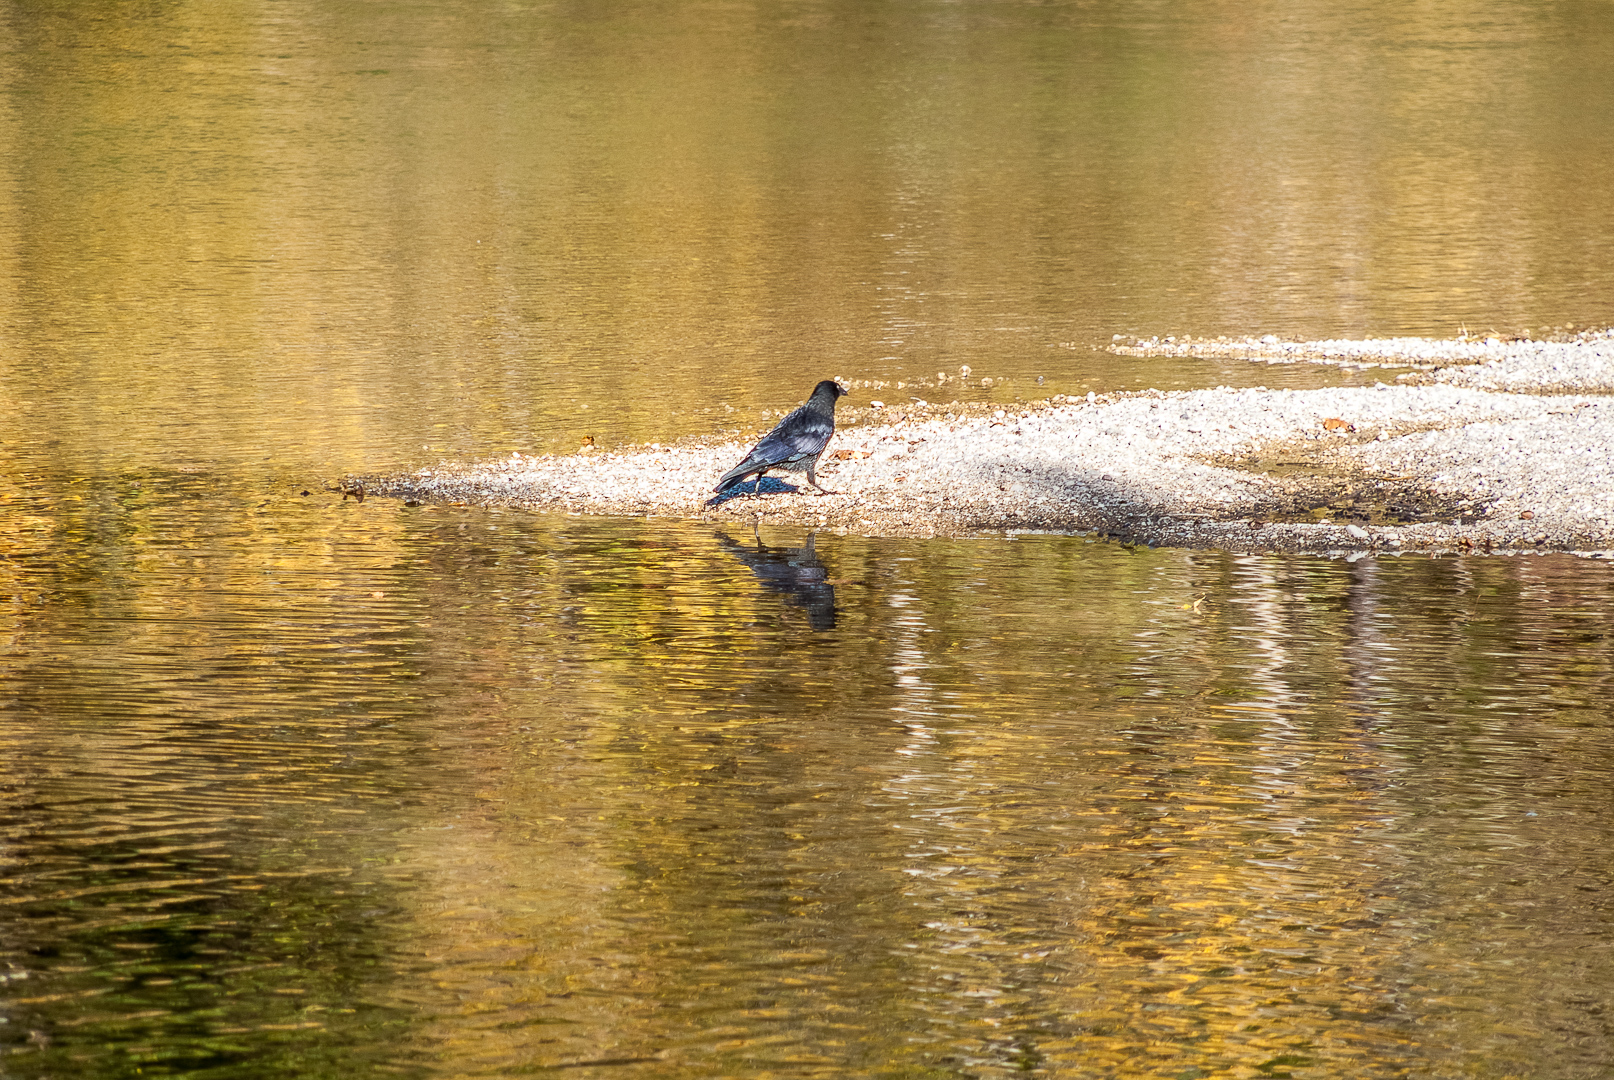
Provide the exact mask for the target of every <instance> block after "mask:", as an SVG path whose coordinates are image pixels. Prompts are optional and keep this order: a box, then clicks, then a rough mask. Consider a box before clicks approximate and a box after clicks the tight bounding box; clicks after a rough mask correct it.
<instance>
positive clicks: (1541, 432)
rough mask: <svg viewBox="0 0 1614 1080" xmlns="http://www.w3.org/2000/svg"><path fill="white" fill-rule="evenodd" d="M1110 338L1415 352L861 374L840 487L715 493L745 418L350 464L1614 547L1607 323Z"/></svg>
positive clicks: (1276, 528) (1200, 350)
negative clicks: (1514, 329) (1289, 372)
mask: <svg viewBox="0 0 1614 1080" xmlns="http://www.w3.org/2000/svg"><path fill="white" fill-rule="evenodd" d="M1217 350H1219V351H1217ZM1114 351H1116V352H1118V353H1123V354H1133V355H1197V356H1209V355H1215V356H1224V357H1227V356H1246V357H1249V358H1250V359H1252V360H1264V361H1266V362H1317V361H1322V362H1329V363H1350V364H1354V365H1360V366H1364V367H1366V366H1380V367H1391V366H1401V367H1408V366H1411V367H1412V370H1410V371H1406V372H1404V373H1402V374H1401V376H1400V377H1399V378H1397V379H1396V381H1395V382H1394V383H1385V382H1380V383H1378V384H1377V385H1374V386H1356V387H1331V388H1325V389H1316V390H1268V389H1263V388H1255V389H1233V388H1227V387H1222V388H1217V389H1209V390H1193V391H1172V392H1165V391H1158V390H1145V391H1141V392H1136V393H1125V394H1114V395H1093V394H1089V395H1087V397H1085V398H1063V397H1059V396H1056V397H1054V398H1051V399H1049V400H1046V401H1039V402H1029V403H1022V404H1020V405H1018V406H1016V407H1014V408H1012V409H1010V408H1006V407H994V406H991V405H982V404H976V403H959V402H951V403H948V404H930V403H926V402H919V401H915V402H910V403H906V404H901V405H898V404H893V405H891V406H889V407H886V406H882V405H880V404H879V403H878V402H877V401H870V400H868V399H867V398H866V397H865V399H864V401H863V402H858V401H857V398H847V399H843V404H842V405H841V407H840V408H839V410H838V422H839V424H838V429H837V432H836V435H835V437H834V439H833V440H832V441H831V442H830V446H829V449H828V451H827V452H826V453H825V455H824V458H823V460H822V461H821V462H820V465H819V470H818V471H819V479H820V483H822V484H823V485H824V486H825V487H827V488H829V489H831V490H832V491H834V492H835V494H831V495H818V494H816V493H813V492H812V491H811V489H809V488H807V487H806V486H805V484H803V483H802V482H801V481H800V480H799V479H797V478H794V477H792V478H790V479H789V480H788V481H784V480H777V479H772V478H770V479H769V480H767V481H765V482H764V483H763V485H762V491H761V493H760V494H757V495H752V494H749V487H750V485H746V492H747V493H746V494H738V495H729V496H726V497H724V498H721V499H714V497H713V495H712V491H711V488H712V485H713V483H714V482H715V481H716V478H717V477H718V476H720V475H721V474H722V473H723V471H724V470H725V469H727V468H728V467H729V466H731V465H733V464H734V462H736V461H738V460H739V459H740V457H741V455H743V454H744V452H745V451H746V449H748V448H749V446H750V445H751V442H752V441H754V437H755V435H756V434H760V432H756V433H750V435H749V437H748V438H747V439H746V440H744V441H729V440H721V441H719V440H713V439H702V438H691V439H687V440H685V441H682V442H680V443H679V444H677V445H675V446H669V447H638V448H628V449H623V450H619V451H597V450H589V449H587V448H585V449H584V450H583V451H580V452H579V453H577V454H574V455H546V456H527V455H522V454H512V455H511V456H510V457H509V458H508V459H504V460H500V461H492V462H483V463H478V464H467V465H442V466H440V467H437V468H433V469H424V470H420V471H418V472H415V473H411V474H408V475H401V476H369V477H348V478H346V479H344V480H343V481H342V484H341V487H342V489H343V490H347V491H357V490H359V489H360V487H361V485H362V490H363V491H364V492H365V493H366V494H369V495H383V496H392V497H397V498H401V499H403V500H405V501H406V502H407V503H409V504H411V505H417V504H450V505H470V506H505V507H520V508H526V509H531V510H536V511H549V512H564V513H575V514H600V515H617V516H639V517H643V516H647V515H648V516H655V517H679V518H687V519H692V520H702V521H710V522H716V523H728V524H734V523H737V522H743V523H746V524H750V523H753V522H764V523H767V524H772V525H799V526H803V527H806V528H812V529H826V530H832V531H839V532H844V533H856V534H865V535H880V536H969V535H977V534H990V533H1004V532H1010V533H1012V532H1041V531H1047V532H1067V533H1099V534H1103V535H1106V536H1110V537H1113V538H1116V539H1118V540H1122V541H1124V542H1128V543H1138V544H1147V545H1151V546H1175V547H1191V548H1216V549H1224V550H1231V551H1239V552H1265V551H1270V552H1309V553H1316V554H1325V555H1333V556H1346V557H1350V556H1355V555H1357V554H1360V553H1366V552H1374V551H1378V552H1414V551H1419V552H1494V553H1499V554H1501V553H1521V552H1532V553H1534V552H1547V551H1573V552H1579V553H1583V554H1591V555H1599V556H1604V557H1608V556H1611V555H1614V398H1611V397H1610V395H1611V394H1614V333H1611V332H1601V333H1595V334H1581V335H1577V336H1575V337H1573V338H1568V339H1559V340H1552V341H1507V342H1504V341H1500V340H1498V339H1495V338H1491V339H1483V340H1480V341H1474V342H1469V341H1461V340H1460V341H1457V342H1437V341H1430V340H1428V339H1392V340H1386V341H1377V342H1373V341H1368V342H1343V343H1342V342H1280V341H1277V340H1276V339H1272V338H1252V339H1242V340H1239V341H1218V342H1206V341H1203V340H1190V339H1182V340H1167V341H1158V340H1153V341H1144V342H1137V343H1134V344H1128V345H1117V346H1115V347H1114ZM965 374H966V377H967V372H966V373H965ZM1387 374H1388V373H1387ZM874 392H875V393H878V391H874ZM858 397H864V393H863V392H858Z"/></svg>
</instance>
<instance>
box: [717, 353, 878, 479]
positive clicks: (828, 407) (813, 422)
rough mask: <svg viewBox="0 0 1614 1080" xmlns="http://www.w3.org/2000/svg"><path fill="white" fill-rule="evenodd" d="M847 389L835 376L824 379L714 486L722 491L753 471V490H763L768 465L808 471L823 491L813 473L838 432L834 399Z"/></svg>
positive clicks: (810, 477)
mask: <svg viewBox="0 0 1614 1080" xmlns="http://www.w3.org/2000/svg"><path fill="white" fill-rule="evenodd" d="M844 393H846V391H845V390H842V389H841V386H840V384H839V383H837V382H836V381H835V380H834V379H825V380H824V381H823V382H821V383H819V384H818V385H817V386H815V387H813V396H812V397H810V398H808V399H807V404H805V405H803V406H802V407H801V408H799V409H797V410H796V411H795V412H793V413H791V414H790V415H789V416H787V417H785V418H784V419H783V420H781V421H779V425H778V426H777V427H775V428H774V429H773V430H772V431H770V432H768V433H767V434H766V435H764V436H762V441H761V442H759V443H757V444H756V445H755V446H753V447H752V448H751V452H750V453H749V454H747V455H745V460H744V461H742V462H740V463H739V464H738V465H736V466H734V468H732V469H730V470H729V471H728V472H726V473H724V474H723V479H721V480H719V481H718V482H717V487H715V488H713V489H712V490H713V491H715V492H717V493H718V494H722V493H723V492H725V491H727V490H728V489H729V488H731V487H734V486H736V485H738V484H740V483H742V482H743V481H744V480H745V478H746V477H748V476H751V475H753V474H755V476H756V478H757V483H756V488H755V489H753V490H760V489H761V487H762V474H763V473H765V472H767V471H768V470H769V469H784V470H785V471H786V472H805V473H806V474H807V482H808V483H809V484H811V485H812V486H813V487H815V488H818V490H819V491H824V489H823V488H821V487H818V477H817V476H815V475H813V470H814V469H816V468H817V467H818V456H819V455H820V454H822V453H823V452H824V447H825V446H827V445H829V437H830V436H831V435H833V434H835V399H836V398H838V397H840V396H841V395H842V394H844ZM824 493H825V494H826V495H827V494H829V492H827V491H826V492H824Z"/></svg>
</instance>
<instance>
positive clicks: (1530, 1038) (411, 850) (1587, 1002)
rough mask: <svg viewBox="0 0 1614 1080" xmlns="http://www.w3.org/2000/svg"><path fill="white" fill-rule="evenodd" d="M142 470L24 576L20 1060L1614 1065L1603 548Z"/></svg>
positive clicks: (117, 1067) (16, 1032)
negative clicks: (727, 509) (881, 525)
mask: <svg viewBox="0 0 1614 1080" xmlns="http://www.w3.org/2000/svg"><path fill="white" fill-rule="evenodd" d="M150 500H151V501H150V503H149V504H148V509H149V512H150V513H151V515H152V517H153V518H156V519H160V518H163V517H164V516H165V515H173V516H182V515H193V514H196V515H198V516H199V517H200V521H199V522H198V524H200V525H201V528H198V529H196V530H195V533H194V534H193V536H194V539H192V540H191V541H190V542H188V543H181V542H174V541H169V540H166V539H165V538H167V537H172V536H174V535H175V534H177V533H180V532H182V531H183V529H182V527H181V526H180V525H179V524H178V523H177V522H172V521H161V522H159V527H158V528H155V529H154V530H153V531H152V532H151V533H150V534H149V535H148V537H147V538H146V539H145V540H143V541H136V542H134V543H133V544H131V545H130V555H129V558H128V560H127V561H126V562H125V563H124V565H121V566H119V565H109V564H107V563H105V562H101V561H100V560H95V559H90V560H87V561H88V562H89V563H91V564H92V565H86V566H83V567H80V568H78V572H76V573H75V572H74V569H73V568H67V567H44V566H37V565H36V566H27V565H26V564H23V565H21V566H19V560H9V561H8V562H7V563H6V564H5V565H7V566H8V567H10V568H12V570H13V577H12V583H13V586H14V588H15V589H17V590H18V591H19V594H20V595H22V598H23V603H22V604H21V605H19V607H18V609H17V610H15V611H14V613H13V615H14V619H15V622H14V624H13V625H14V628H15V636H14V637H13V638H12V639H11V642H10V645H9V648H8V652H9V654H10V657H11V663H10V664H9V665H8V670H7V672H6V675H5V677H4V680H3V681H0V702H3V709H0V744H3V745H4V748H5V749H4V755H5V760H6V762H7V766H6V775H5V779H6V789H5V802H4V807H5V811H4V813H5V848H4V851H5V862H4V866H3V877H0V897H3V900H0V903H3V905H4V908H5V910H6V912H7V918H6V920H5V924H4V925H5V929H4V933H3V937H0V963H3V964H4V970H5V972H6V977H7V979H8V982H7V984H6V996H7V1004H6V1021H7V1022H6V1024H5V1026H4V1031H5V1034H6V1038H7V1039H8V1041H9V1043H10V1052H11V1055H12V1056H11V1057H10V1058H9V1059H8V1069H10V1070H12V1071H14V1072H15V1073H16V1074H18V1075H80V1076H83V1075H124V1074H126V1073H131V1072H132V1071H133V1070H134V1069H135V1068H136V1067H138V1066H144V1067H146V1069H147V1071H148V1073H149V1072H152V1071H155V1072H157V1073H159V1074H167V1073H172V1074H180V1073H186V1074H189V1073H191V1072H195V1073H196V1074H198V1075H222V1076H229V1075H243V1076H245V1075H252V1076H263V1075H334V1074H336V1073H338V1072H343V1071H345V1072H348V1073H354V1072H357V1073H360V1074H371V1073H375V1072H378V1071H385V1072H390V1071H393V1070H402V1071H404V1072H405V1073H408V1074H417V1073H418V1074H421V1075H438V1074H441V1075H523V1074H526V1073H528V1072H542V1071H545V1070H547V1069H550V1068H555V1067H560V1066H570V1068H568V1069H567V1071H568V1072H576V1073H578V1074H581V1075H600V1076H608V1075H609V1076H614V1075H619V1074H620V1073H619V1072H618V1070H619V1069H622V1068H625V1067H626V1065H625V1064H624V1063H627V1062H641V1063H643V1064H644V1065H645V1066H646V1069H647V1070H648V1071H647V1072H646V1075H658V1076H663V1075H665V1076H691V1077H694V1076H713V1075H746V1076H769V1075H781V1076H785V1075H788V1076H808V1075H823V1076H836V1075H847V1074H848V1073H859V1074H869V1075H891V1076H908V1075H912V1076H931V1075H958V1076H992V1075H1010V1074H1013V1073H1015V1072H1016V1071H1017V1070H1026V1069H1031V1070H1033V1071H1037V1070H1042V1071H1044V1072H1047V1073H1049V1074H1060V1075H1063V1074H1066V1073H1069V1074H1071V1075H1091V1076H1138V1075H1148V1076H1156V1075H1158V1076H1180V1075H1212V1074H1215V1073H1218V1072H1221V1073H1223V1074H1229V1073H1227V1070H1233V1072H1232V1073H1231V1075H1280V1074H1281V1073H1282V1072H1285V1071H1288V1072H1290V1073H1292V1074H1293V1075H1296V1076H1303V1075H1315V1076H1333V1075H1345V1074H1351V1075H1421V1076H1506V1075H1521V1076H1522V1075H1539V1076H1547V1075H1551V1076H1558V1077H1565V1076H1594V1075H1599V1074H1600V1070H1601V1069H1602V1068H1603V1067H1604V1065H1605V1064H1606V1062H1607V1061H1608V1060H1609V1055H1610V1054H1611V1052H1614V1044H1611V1039H1610V1033H1609V1031H1608V1028H1607V1025H1606V1023H1605V1022H1604V1018H1603V1016H1602V1008H1603V998H1604V995H1603V994H1602V992H1601V988H1602V987H1606V986H1607V985H1609V980H1610V979H1611V978H1614V969H1611V966H1610V953H1609V936H1608V926H1607V921H1608V914H1609V909H1608V897H1609V895H1610V887H1611V884H1614V883H1611V881H1610V879H1609V874H1608V867H1607V859H1606V857H1605V855H1606V842H1607V836H1608V835H1609V830H1610V828H1611V827H1614V819H1611V809H1610V805H1609V801H1608V795H1607V793H1608V790H1609V786H1610V781H1611V772H1614V723H1611V720H1610V716H1609V713H1608V710H1607V706H1606V702H1607V699H1608V695H1609V693H1610V691H1611V690H1614V661H1611V660H1610V657H1611V656H1614V651H1611V649H1610V647H1609V646H1610V642H1609V630H1608V627H1609V626H1610V625H1614V572H1611V570H1610V568H1609V567H1608V566H1607V565H1605V564H1602V563H1596V562H1590V561H1580V560H1574V559H1571V558H1567V557H1564V558H1536V559H1522V560H1502V559H1466V560H1426V559H1413V558H1404V559H1388V560H1380V561H1373V560H1363V561H1360V562H1357V563H1354V564H1351V563H1344V562H1328V561H1321V560H1302V559H1286V558H1251V557H1233V556H1225V555H1220V554H1205V553H1199V554H1195V553H1185V552H1180V551H1128V550H1126V549H1124V548H1120V547H1117V546H1112V545H1105V544H1099V543H1092V542H1088V541H1084V540H1081V539H1079V538H1068V537H1024V538H1021V539H1018V540H1012V541H1011V540H995V541H994V540H982V541H968V542H933V541H932V542H918V541H914V542H895V541H872V540H865V539H859V538H851V537H837V536H825V535H820V536H817V537H816V538H814V541H813V545H812V549H811V550H808V549H807V547H806V540H807V538H806V537H805V536H802V535H784V534H772V533H764V534H762V536H761V537H760V539H758V538H755V537H752V536H748V535H741V536H728V535H724V534H721V533H714V532H713V531H712V530H711V529H710V528H709V527H700V526H692V525H684V524H679V523H657V522H643V521H610V520H591V519H550V518H542V517H530V516H522V515H514V514H489V513H484V512H479V511H478V512H465V511H451V510H435V511H426V510H406V509H403V508H400V507H397V506H395V505H391V504H378V503H375V502H373V501H372V502H370V503H367V504H366V505H365V506H363V507H362V508H361V507H359V506H357V505H355V504H353V503H347V504H336V505H335V506H334V507H333V506H330V505H323V506H318V507H316V506H314V505H312V504H310V503H309V502H308V501H307V500H301V499H296V500H286V501H284V502H281V503H277V504H272V505H270V506H268V507H264V508H262V510H261V511H260V513H259V520H258V540H259V542H257V543H253V544H250V545H244V544H241V543H240V542H239V537H236V536H230V535H217V534H215V533H214V531H213V527H212V526H213V525H214V524H216V521H217V519H210V517H209V515H208V513H207V511H206V510H205V508H203V509H201V510H200V511H198V510H197V508H196V506H195V504H194V502H193V500H192V498H191V497H190V495H189V493H187V492H184V491H182V490H181V491H170V492H161V493H155V494H153V495H152V496H150ZM210 522H211V524H210ZM97 563H99V564H98V565H96V564H97ZM90 576H94V577H95V578H96V581H97V586H96V588H95V589H93V590H90V589H88V588H85V587H84V583H85V581H86V579H87V578H88V577H90ZM1547 1061H1550V1062H1551V1063H1552V1064H1551V1067H1550V1068H1549V1069H1547V1070H1546V1071H1542V1069H1541V1063H1542V1062H1547ZM591 1062H592V1063H596V1064H594V1065H593V1066H590V1065H589V1064H588V1063H591ZM1194 1070H1199V1071H1198V1072H1195V1071H1194Z"/></svg>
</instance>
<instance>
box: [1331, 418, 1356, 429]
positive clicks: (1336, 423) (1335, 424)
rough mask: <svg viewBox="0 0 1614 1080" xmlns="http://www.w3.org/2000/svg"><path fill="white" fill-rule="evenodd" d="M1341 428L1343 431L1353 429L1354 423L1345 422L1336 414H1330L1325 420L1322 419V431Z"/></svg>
mask: <svg viewBox="0 0 1614 1080" xmlns="http://www.w3.org/2000/svg"><path fill="white" fill-rule="evenodd" d="M1341 429H1343V430H1345V431H1355V430H1356V426H1355V425H1354V424H1349V423H1346V422H1345V421H1344V420H1341V419H1340V418H1339V417H1337V416H1330V417H1329V418H1328V419H1327V420H1324V421H1323V430H1324V431H1339V430H1341Z"/></svg>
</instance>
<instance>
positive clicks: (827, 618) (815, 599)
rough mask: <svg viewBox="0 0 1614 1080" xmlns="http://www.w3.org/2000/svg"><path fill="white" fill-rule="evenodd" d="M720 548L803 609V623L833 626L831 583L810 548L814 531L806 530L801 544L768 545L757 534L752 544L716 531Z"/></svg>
mask: <svg viewBox="0 0 1614 1080" xmlns="http://www.w3.org/2000/svg"><path fill="white" fill-rule="evenodd" d="M717 539H718V542H719V543H720V544H722V546H723V550H724V551H725V552H727V553H728V554H730V555H732V556H734V557H735V558H736V559H739V560H740V561H741V562H743V563H744V564H745V565H746V566H749V567H750V568H751V572H752V573H753V574H755V575H756V576H757V579H758V580H759V581H761V582H762V587H763V588H765V589H767V590H769V591H770V592H776V593H782V594H784V596H785V599H786V601H787V602H789V603H790V604H793V605H795V606H796V607H799V608H802V609H803V610H805V611H806V612H807V623H808V625H809V626H811V627H812V628H813V629H814V630H833V629H835V586H833V585H831V584H830V583H829V571H828V569H827V568H826V567H825V566H824V564H823V562H822V561H821V560H820V559H819V558H818V554H817V552H816V551H814V547H813V545H814V541H815V540H816V539H817V534H816V533H809V534H808V536H807V545H806V546H805V547H799V548H790V547H769V546H768V545H767V544H764V543H763V542H762V539H761V537H757V539H756V542H755V545H754V546H747V545H745V544H742V543H740V542H738V541H736V540H735V539H733V538H732V537H730V536H727V535H725V534H723V533H718V534H717Z"/></svg>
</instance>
